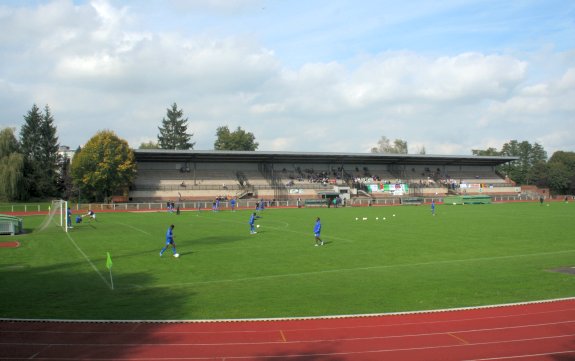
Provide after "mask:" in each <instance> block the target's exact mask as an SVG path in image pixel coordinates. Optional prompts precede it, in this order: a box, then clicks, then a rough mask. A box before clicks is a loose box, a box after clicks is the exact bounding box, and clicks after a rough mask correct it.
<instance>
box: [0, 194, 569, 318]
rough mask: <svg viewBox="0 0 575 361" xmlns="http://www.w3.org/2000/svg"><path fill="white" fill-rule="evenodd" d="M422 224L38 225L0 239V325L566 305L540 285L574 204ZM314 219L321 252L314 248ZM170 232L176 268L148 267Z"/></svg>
mask: <svg viewBox="0 0 575 361" xmlns="http://www.w3.org/2000/svg"><path fill="white" fill-rule="evenodd" d="M436 213H437V214H436V216H432V215H431V212H430V208H429V206H403V207H401V206H397V207H372V208H340V209H326V208H321V209H320V208H314V209H267V210H265V211H264V212H262V218H261V219H260V220H259V221H258V223H259V224H260V225H261V227H260V228H259V229H258V231H259V233H258V234H256V235H250V234H249V226H248V219H249V214H250V211H248V210H241V211H237V212H233V213H232V212H229V211H222V212H218V213H213V212H209V211H205V212H200V213H198V212H195V211H194V212H183V213H182V214H181V215H179V216H178V215H175V214H167V213H99V214H98V221H97V222H93V223H83V224H80V225H75V227H74V229H72V230H70V232H69V233H68V234H66V233H65V232H64V231H63V230H62V228H59V227H57V226H55V225H54V226H51V227H49V228H48V229H46V230H44V231H42V232H38V231H35V230H34V228H35V227H37V225H39V224H40V223H41V222H42V220H43V219H44V218H45V216H28V217H24V227H25V228H26V229H27V232H28V233H26V234H24V235H20V236H14V237H10V236H4V237H2V238H0V241H11V240H18V241H20V242H21V246H20V247H19V248H0V254H1V257H0V275H1V276H0V318H56V319H157V320H160V319H216V318H217V319H221V318H262V317H293V316H316V315H339V314H364V313H384V312H400V311H413V310H430V309H443V308H453V307H466V306H479V305H491V304H500V303H512V302H523V301H530V300H543V299H552V298H561V297H572V296H575V275H569V274H565V273H557V272H552V271H551V270H553V269H556V268H559V267H567V266H575V227H573V221H574V220H575V204H574V203H569V204H566V203H553V204H550V206H546V205H545V206H540V205H539V204H538V203H521V204H491V205H465V206H452V205H451V206H450V205H439V206H437V211H436ZM394 214H395V216H394ZM317 216H320V217H321V219H322V225H323V232H322V236H323V238H324V241H325V242H326V245H325V246H323V247H314V238H313V233H312V231H313V226H314V222H315V218H316V217H317ZM356 217H357V218H359V220H356ZM363 217H367V218H368V219H367V220H365V221H363V220H362V219H363ZM376 217H378V218H379V220H376ZM383 217H385V218H386V219H385V220H383ZM171 223H173V224H175V226H176V227H175V229H174V234H175V240H176V243H177V245H178V251H179V253H180V254H181V257H180V258H178V259H176V258H174V257H172V256H171V252H170V251H167V252H166V254H164V256H163V257H161V258H160V257H159V250H160V249H161V248H162V247H163V245H164V234H165V232H166V229H167V227H168V226H169V225H170V224H171ZM106 252H110V254H111V256H112V260H113V267H112V273H113V282H114V289H113V290H112V289H111V284H110V274H109V272H108V269H107V268H106Z"/></svg>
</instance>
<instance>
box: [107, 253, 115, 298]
mask: <svg viewBox="0 0 575 361" xmlns="http://www.w3.org/2000/svg"><path fill="white" fill-rule="evenodd" d="M106 254H107V255H108V258H106V267H107V268H108V270H109V271H110V287H111V288H112V289H114V279H113V278H112V257H110V252H106Z"/></svg>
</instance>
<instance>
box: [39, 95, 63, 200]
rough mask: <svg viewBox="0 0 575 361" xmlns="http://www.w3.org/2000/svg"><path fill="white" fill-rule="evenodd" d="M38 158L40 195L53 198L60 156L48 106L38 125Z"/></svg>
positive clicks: (52, 119) (52, 118)
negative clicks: (39, 163) (40, 165)
mask: <svg viewBox="0 0 575 361" xmlns="http://www.w3.org/2000/svg"><path fill="white" fill-rule="evenodd" d="M40 136H41V138H40V151H41V153H40V156H39V160H40V162H41V164H42V165H43V167H42V168H41V170H42V172H41V179H42V183H41V188H40V191H41V194H42V195H43V196H55V195H56V189H57V182H58V168H59V163H60V159H59V158H60V156H59V154H58V149H59V148H60V145H59V144H58V137H57V136H56V127H55V126H54V117H53V116H52V113H51V112H50V108H49V107H48V105H46V107H45V108H44V116H43V120H42V123H41V125H40Z"/></svg>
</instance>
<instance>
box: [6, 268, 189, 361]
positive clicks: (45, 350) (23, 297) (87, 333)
mask: <svg viewBox="0 0 575 361" xmlns="http://www.w3.org/2000/svg"><path fill="white" fill-rule="evenodd" d="M89 268H90V267H86V263H85V262H72V263H60V264H57V265H50V266H43V267H34V266H30V265H28V266H26V267H23V265H22V264H18V263H7V264H5V265H4V266H2V267H1V268H0V318H2V319H12V320H10V321H0V337H1V338H2V343H1V344H0V359H29V358H34V357H39V358H42V357H48V358H53V359H77V360H81V359H87V358H90V357H91V356H90V355H104V354H105V355H104V356H105V358H106V359H123V358H126V357H128V356H130V355H131V354H132V352H133V351H134V349H135V348H137V347H138V346H139V345H146V344H153V343H154V342H155V340H156V339H157V334H158V333H159V332H160V331H161V329H162V328H163V327H165V324H163V323H151V324H147V326H145V327H141V326H139V325H141V323H100V322H98V323H69V322H63V320H142V319H150V320H166V319H168V320H169V319H177V318H178V317H181V315H186V314H188V315H189V306H188V307H187V308H186V309H187V311H186V312H184V311H183V308H184V305H185V304H187V303H189V302H190V300H192V299H193V298H194V297H195V295H196V294H195V292H194V291H192V290H190V289H188V288H168V287H146V286H147V285H152V284H153V280H154V275H153V274H150V273H147V272H136V273H130V274H125V273H124V274H118V275H114V284H115V285H116V286H115V289H114V290H112V289H111V284H110V279H109V273H106V272H107V271H108V270H107V269H105V267H103V265H102V267H101V268H103V270H100V273H98V272H95V271H94V270H92V269H89ZM112 269H113V267H112ZM130 284H137V285H141V286H142V287H140V288H137V287H126V286H125V285H130ZM13 319H26V320H29V321H27V322H23V321H21V322H17V321H15V320H13ZM33 319H42V320H58V321H59V322H35V321H30V320H33ZM136 329H137V332H136ZM95 330H96V331H95ZM166 342H169V339H168V340H166ZM107 343H109V344H110V345H108V346H106V347H104V344H107ZM112 344H115V345H113V346H112ZM62 345H66V347H63V346H62ZM47 346H49V347H47ZM142 347H144V346H142Z"/></svg>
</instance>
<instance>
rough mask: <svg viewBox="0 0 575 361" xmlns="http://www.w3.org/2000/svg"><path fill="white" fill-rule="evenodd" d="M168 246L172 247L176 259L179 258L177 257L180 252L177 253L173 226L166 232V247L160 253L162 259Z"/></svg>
mask: <svg viewBox="0 0 575 361" xmlns="http://www.w3.org/2000/svg"><path fill="white" fill-rule="evenodd" d="M168 246H172V253H173V254H174V256H175V257H177V256H176V255H177V254H178V252H176V243H175V242H174V225H173V224H172V225H171V226H170V227H169V228H168V231H167V232H166V245H165V246H164V248H162V250H161V251H160V257H162V255H163V254H164V252H165V251H166V250H167V249H168Z"/></svg>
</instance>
